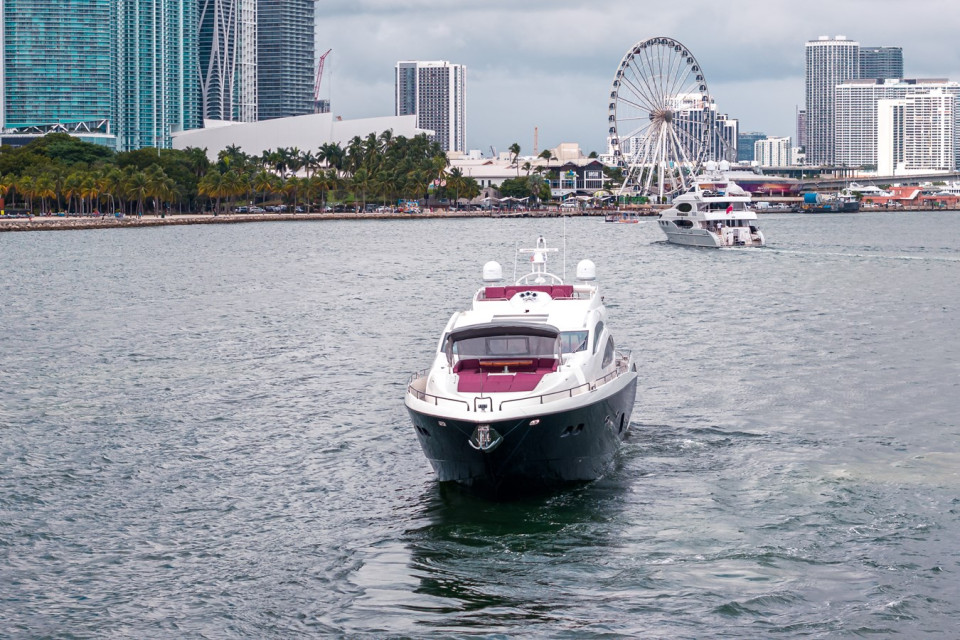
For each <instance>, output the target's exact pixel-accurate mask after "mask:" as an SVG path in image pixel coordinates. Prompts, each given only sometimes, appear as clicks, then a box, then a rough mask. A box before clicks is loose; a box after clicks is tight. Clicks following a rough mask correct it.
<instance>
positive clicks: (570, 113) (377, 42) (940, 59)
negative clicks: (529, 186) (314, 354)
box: [317, 0, 960, 151]
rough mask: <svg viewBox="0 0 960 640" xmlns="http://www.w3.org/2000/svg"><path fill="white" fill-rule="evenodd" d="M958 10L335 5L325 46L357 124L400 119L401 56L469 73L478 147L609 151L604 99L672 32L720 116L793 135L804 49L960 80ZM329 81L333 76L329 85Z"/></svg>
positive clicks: (759, 4) (814, 1)
mask: <svg viewBox="0 0 960 640" xmlns="http://www.w3.org/2000/svg"><path fill="white" fill-rule="evenodd" d="M955 14H956V11H955V9H954V7H953V4H952V2H948V1H940V0H919V1H915V2H912V3H910V5H909V7H904V4H903V3H902V2H900V1H899V0H871V1H868V0H843V1H842V2H838V1H832V2H828V1H826V0H811V1H808V2H805V3H803V4H798V3H795V2H785V1H761V0H731V1H730V2H727V3H717V2H714V1H711V2H707V1H705V0H689V1H688V2H686V3H675V4H671V5H663V4H654V3H648V2H636V1H628V0H612V1H610V2H606V3H590V4H585V3H581V2H575V1H573V0H551V1H544V0H532V1H530V0H528V1H522V0H520V1H517V0H514V1H512V2H510V1H505V0H485V1H484V2H482V3H469V4H468V3H463V2H456V1H453V0H440V1H438V0H407V1H402V2H396V1H391V0H360V1H347V0H343V1H339V0H334V1H325V2H321V3H318V16H319V20H318V29H317V32H318V46H319V47H320V48H321V50H322V51H325V50H326V49H327V48H333V53H332V54H331V55H330V57H329V58H328V60H327V69H328V71H326V72H325V79H324V85H325V89H324V90H323V91H322V93H324V94H326V92H327V88H326V87H327V85H328V83H329V94H328V95H329V96H330V98H331V100H332V101H333V110H334V111H335V112H336V113H338V114H341V115H343V116H344V117H348V118H356V117H367V116H376V115H386V114H390V113H393V67H394V64H395V63H396V62H397V61H398V60H404V59H422V60H449V61H451V62H456V63H460V64H465V65H467V67H468V71H467V107H468V123H467V144H468V146H469V147H471V148H482V149H485V150H486V149H487V148H488V147H489V146H490V145H494V146H496V147H497V148H498V149H502V148H506V147H507V146H508V145H509V144H510V143H512V142H514V141H516V142H519V143H520V144H521V146H522V147H523V148H524V149H525V150H531V151H532V146H533V129H534V127H539V129H540V146H541V148H544V147H547V146H555V145H556V144H559V143H560V142H565V141H569V142H579V143H580V144H581V146H582V147H583V148H584V149H585V150H596V151H602V150H603V147H604V144H605V142H604V141H605V133H606V102H607V96H608V94H609V91H610V84H611V81H612V78H613V74H614V72H615V70H616V68H617V65H618V64H619V62H620V59H621V57H622V56H623V54H624V53H625V52H626V51H627V50H628V49H629V48H630V47H632V45H633V44H634V43H636V42H638V41H641V40H644V39H647V38H650V37H654V36H669V37H672V38H675V39H677V40H679V41H681V42H683V43H684V44H685V45H686V46H687V47H689V48H690V50H691V51H692V52H693V53H694V55H695V56H696V57H697V60H698V61H699V62H700V65H701V66H702V67H703V69H704V71H705V73H706V77H707V81H708V83H709V85H710V89H711V92H712V93H713V94H714V96H715V97H716V100H717V104H718V106H719V108H720V110H721V111H722V112H726V113H729V114H730V115H731V116H732V117H736V118H739V119H740V122H741V129H742V130H750V131H753V130H760V131H764V132H766V133H768V134H770V135H789V136H792V135H794V130H793V129H794V113H795V108H796V106H797V105H799V104H801V103H802V101H803V56H804V46H803V45H804V42H805V41H807V40H810V39H814V38H816V37H817V36H819V35H827V34H829V35H837V34H843V35H846V36H847V37H849V38H851V39H854V40H857V41H859V42H860V43H861V44H864V45H868V46H880V45H885V46H902V47H903V49H904V61H905V73H906V74H907V75H908V76H922V77H948V78H950V79H954V80H960V52H958V48H957V47H956V46H955V45H954V41H955V37H956V35H955V31H956V20H955V19H953V16H954V15H955ZM328 74H329V75H328Z"/></svg>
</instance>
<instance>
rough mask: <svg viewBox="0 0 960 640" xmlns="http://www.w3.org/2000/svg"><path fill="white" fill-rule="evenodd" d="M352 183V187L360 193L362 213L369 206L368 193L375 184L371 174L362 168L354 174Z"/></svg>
mask: <svg viewBox="0 0 960 640" xmlns="http://www.w3.org/2000/svg"><path fill="white" fill-rule="evenodd" d="M350 182H351V186H353V188H354V189H356V190H357V191H359V192H360V211H363V209H365V208H366V205H367V191H369V190H370V186H371V185H372V184H373V180H372V178H371V176H370V173H369V172H368V171H367V170H366V169H364V168H362V167H361V168H360V169H357V170H356V171H355V172H354V173H353V179H352V180H351V181H350Z"/></svg>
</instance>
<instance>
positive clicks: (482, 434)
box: [467, 424, 503, 453]
mask: <svg viewBox="0 0 960 640" xmlns="http://www.w3.org/2000/svg"><path fill="white" fill-rule="evenodd" d="M467 442H468V443H469V445H470V446H471V447H473V448H474V449H476V450H477V451H483V452H484V453H489V452H491V451H493V450H494V449H496V448H497V447H499V446H500V443H501V442H503V436H501V435H500V434H499V433H497V430H496V429H491V428H490V425H488V424H481V425H477V428H476V429H474V430H473V435H471V436H470V439H469V440H467Z"/></svg>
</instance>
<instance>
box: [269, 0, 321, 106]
mask: <svg viewBox="0 0 960 640" xmlns="http://www.w3.org/2000/svg"><path fill="white" fill-rule="evenodd" d="M314 10H315V9H314V2H313V0H258V1H257V92H258V103H259V106H258V117H259V119H260V120H269V119H271V118H286V117H288V116H302V115H306V114H308V113H313V88H314V75H315V74H316V71H315V68H314V64H315V59H314V51H315V49H316V45H315V44H314V24H315V18H314Z"/></svg>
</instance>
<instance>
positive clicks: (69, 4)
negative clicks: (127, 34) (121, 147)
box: [0, 0, 116, 144]
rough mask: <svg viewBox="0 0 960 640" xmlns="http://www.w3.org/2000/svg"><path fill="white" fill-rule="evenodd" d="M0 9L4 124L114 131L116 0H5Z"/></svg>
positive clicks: (28, 129) (24, 129)
mask: <svg viewBox="0 0 960 640" xmlns="http://www.w3.org/2000/svg"><path fill="white" fill-rule="evenodd" d="M0 7H2V8H3V15H2V18H3V26H2V29H3V34H2V38H0V40H2V43H3V49H2V58H3V68H2V71H0V76H2V80H3V82H2V84H3V87H2V91H0V93H2V96H3V104H2V110H3V114H2V118H0V124H2V126H3V127H4V128H5V129H6V130H8V131H10V130H13V131H15V132H19V133H36V134H41V133H45V132H48V131H68V132H71V133H75V132H89V133H92V134H109V133H110V132H112V130H113V129H114V128H115V124H116V122H115V121H116V109H115V104H114V96H115V93H116V80H115V75H114V67H115V63H116V50H115V48H114V44H113V40H114V24H115V23H116V0H3V1H2V2H0ZM107 138H108V140H107V143H108V144H112V138H109V136H108V135H107ZM101 141H103V140H101Z"/></svg>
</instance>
